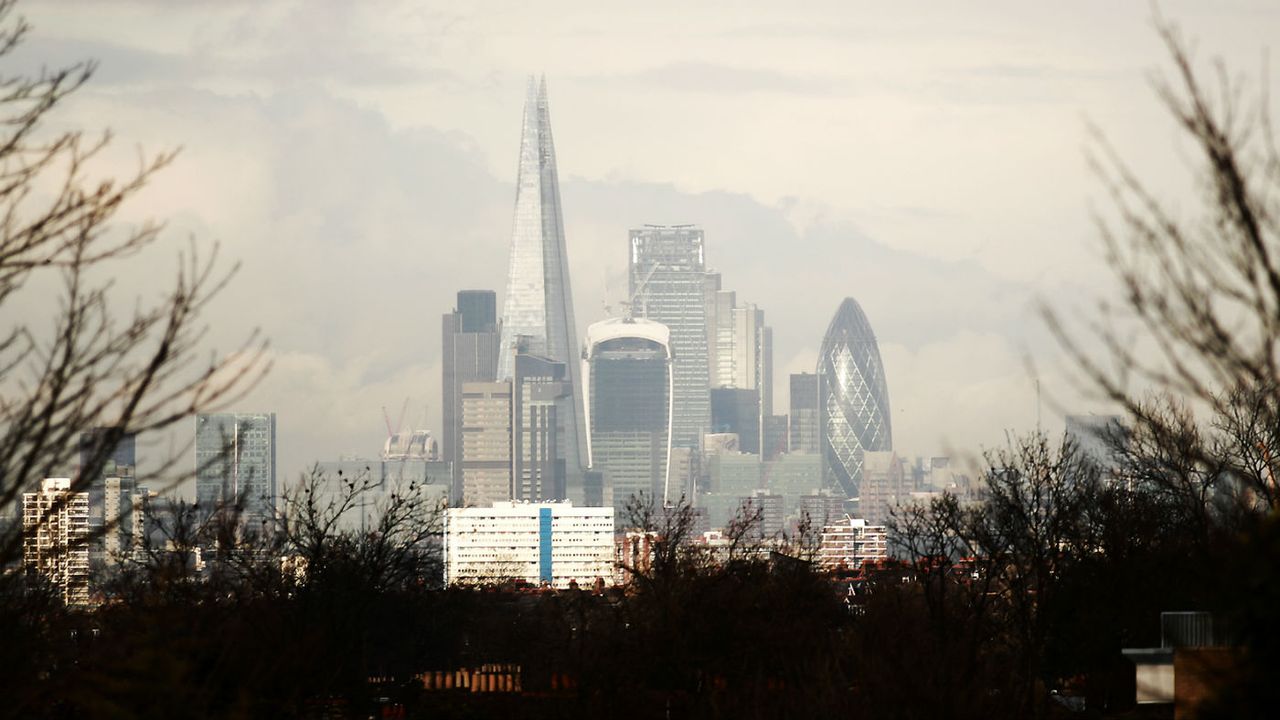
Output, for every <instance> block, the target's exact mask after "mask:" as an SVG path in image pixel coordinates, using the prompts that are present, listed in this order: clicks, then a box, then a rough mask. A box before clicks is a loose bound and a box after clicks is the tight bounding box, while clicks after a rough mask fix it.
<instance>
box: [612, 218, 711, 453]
mask: <svg viewBox="0 0 1280 720" xmlns="http://www.w3.org/2000/svg"><path fill="white" fill-rule="evenodd" d="M630 235H631V260H630V289H631V293H630V295H631V313H632V315H633V316H634V317H637V318H647V319H649V320H655V321H657V322H660V323H662V324H663V325H666V326H667V327H668V328H669V329H670V332H671V352H672V355H673V356H674V357H673V360H672V363H671V374H672V380H673V387H672V395H671V401H672V415H671V443H672V446H673V447H692V448H696V447H698V446H699V442H700V440H701V438H702V435H703V434H704V433H706V432H707V431H708V429H709V428H710V426H711V395H710V387H711V385H710V369H709V361H708V355H707V332H708V329H707V328H708V325H707V306H708V304H709V303H708V301H707V292H708V284H709V278H711V277H714V276H709V275H708V273H707V271H706V269H707V268H706V258H705V256H704V254H703V246H702V230H701V229H699V228H697V227H694V226H692V225H674V226H661V225H645V226H644V227H642V228H640V229H638V230H632V231H631V234H630Z"/></svg>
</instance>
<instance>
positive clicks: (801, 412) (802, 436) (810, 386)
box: [790, 373, 818, 455]
mask: <svg viewBox="0 0 1280 720" xmlns="http://www.w3.org/2000/svg"><path fill="white" fill-rule="evenodd" d="M790 423H791V427H790V430H791V443H790V445H791V447H790V452H793V453H813V454H815V455H816V454H817V453H818V376H817V375H814V374H813V373H794V374H792V375H791V418H790Z"/></svg>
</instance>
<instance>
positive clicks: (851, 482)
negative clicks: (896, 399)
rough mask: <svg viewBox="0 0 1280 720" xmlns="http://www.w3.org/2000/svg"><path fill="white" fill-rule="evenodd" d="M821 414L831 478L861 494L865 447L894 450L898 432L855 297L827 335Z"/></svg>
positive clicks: (852, 493)
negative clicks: (895, 431)
mask: <svg viewBox="0 0 1280 720" xmlns="http://www.w3.org/2000/svg"><path fill="white" fill-rule="evenodd" d="M818 416H819V417H818V420H819V424H820V432H819V434H820V436H821V446H822V460H823V466H824V467H825V474H826V477H827V481H828V483H829V484H831V485H832V486H834V487H838V488H839V489H840V490H841V491H842V492H844V493H845V495H846V496H847V497H850V498H856V497H858V494H859V492H860V489H861V483H862V460H863V459H862V454H863V452H866V451H881V450H891V449H892V448H893V435H892V431H891V427H890V413H889V388H888V386H887V385H886V384H885V379H884V364H883V363H882V362H880V348H879V347H878V346H877V345H876V336H875V333H873V332H871V323H869V322H867V316H866V314H865V313H863V312H862V308H861V307H859V306H858V303H857V301H856V300H854V299H853V298H845V299H844V302H842V303H840V309H839V310H836V315H835V317H833V318H831V324H830V325H828V326H827V334H826V336H825V337H824V338H823V339H822V352H821V354H820V355H819V356H818Z"/></svg>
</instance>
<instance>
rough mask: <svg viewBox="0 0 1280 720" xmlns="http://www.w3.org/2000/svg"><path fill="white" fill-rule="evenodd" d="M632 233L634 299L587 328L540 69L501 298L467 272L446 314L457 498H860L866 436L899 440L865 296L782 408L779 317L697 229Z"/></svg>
mask: <svg viewBox="0 0 1280 720" xmlns="http://www.w3.org/2000/svg"><path fill="white" fill-rule="evenodd" d="M626 238H627V245H626V247H625V251H626V252H627V262H628V287H627V290H628V295H627V297H626V298H625V302H623V303H622V306H623V307H624V308H625V311H624V312H623V314H622V315H620V316H618V317H611V318H608V319H606V320H604V321H602V322H598V323H595V324H593V325H591V326H590V327H589V328H587V329H586V334H585V336H584V338H583V339H584V342H583V343H582V344H581V345H579V344H578V335H577V328H576V326H575V321H574V317H575V316H574V308H573V299H572V292H571V283H570V278H569V271H568V268H569V262H568V247H567V244H566V239H565V235H564V213H563V209H562V206H561V202H560V191H559V186H558V170H557V167H556V155H555V145H554V142H553V141H552V133H551V124H550V110H549V105H548V101H547V88H546V82H545V80H543V81H540V82H539V81H534V80H532V79H531V80H530V82H529V89H528V95H527V97H526V100H525V108H524V118H523V122H522V125H521V145H520V158H519V170H518V178H517V183H516V199H515V214H514V220H513V225H512V233H511V245H510V255H509V257H508V265H507V277H506V286H505V293H504V295H503V297H502V302H501V313H498V312H497V311H496V309H497V307H498V302H497V301H496V300H495V296H496V294H495V293H494V292H493V291H489V290H463V291H461V292H459V293H458V298H457V307H456V309H455V310H454V311H453V312H451V313H448V314H446V315H445V316H444V323H443V331H444V342H443V348H444V359H443V367H444V376H443V389H444V428H443V431H442V439H443V443H442V448H441V451H442V457H443V459H444V460H446V461H451V462H452V463H453V489H452V497H453V501H454V504H456V505H463V506H476V507H483V506H488V505H492V503H494V502H505V501H526V502H533V503H537V502H554V501H563V500H570V501H573V502H575V503H577V504H579V505H585V506H600V505H605V506H612V507H613V508H614V509H615V511H618V512H621V511H623V510H624V509H627V508H633V509H634V508H635V507H637V506H638V505H639V504H640V503H641V502H648V503H650V504H652V505H655V506H656V505H658V504H674V503H677V502H680V501H681V500H682V499H683V500H685V501H689V502H692V503H694V504H695V506H698V507H700V508H701V509H702V512H703V513H704V515H706V516H708V517H709V518H710V521H711V523H712V524H713V525H714V524H716V523H717V522H718V521H722V520H723V517H724V516H725V515H727V514H731V513H732V512H733V511H734V510H735V509H737V508H738V507H740V506H741V505H742V504H743V503H744V502H745V503H750V504H751V505H752V506H753V507H760V508H764V509H767V510H768V515H769V517H770V518H772V519H776V523H777V524H783V523H784V522H785V521H786V520H788V519H791V520H794V519H795V518H797V517H799V516H801V515H802V514H810V513H819V514H821V515H822V519H823V521H825V520H826V519H830V518H833V517H834V516H835V515H836V514H837V513H838V512H839V511H840V510H842V509H853V508H855V507H856V501H857V499H858V497H859V492H860V481H861V478H862V472H863V470H862V468H863V462H864V460H863V455H864V453H867V452H879V451H886V450H889V449H891V447H892V440H891V432H890V414H889V399H888V389H887V383H886V381H885V374H884V368H883V365H882V363H881V360H880V355H879V350H878V347H877V345H876V340H875V336H874V334H873V333H872V331H871V327H870V323H869V322H868V321H867V318H866V316H865V314H864V313H863V311H862V309H861V308H860V307H859V305H858V303H857V302H856V301H854V300H853V299H852V298H846V299H845V300H844V301H843V302H842V303H841V304H840V306H839V309H838V310H837V312H836V315H835V317H834V318H833V319H832V321H831V324H830V327H829V328H828V331H827V334H826V337H825V338H823V339H822V343H821V350H820V360H819V362H818V364H817V367H816V368H815V373H813V374H808V373H802V374H797V375H793V376H792V377H791V378H790V391H791V392H790V407H789V408H788V410H789V414H788V413H786V412H784V413H783V414H775V412H774V393H773V379H774V378H773V375H774V369H773V330H772V328H771V327H770V326H769V325H768V324H766V321H765V311H764V309H763V308H761V307H760V306H758V305H757V304H755V303H754V302H751V301H750V299H749V298H746V297H743V296H741V295H740V293H739V292H737V291H735V290H732V289H729V288H726V287H725V286H724V283H723V278H722V277H721V275H720V274H719V273H717V272H715V271H714V269H713V268H712V266H711V265H710V263H709V261H708V245H709V243H708V240H707V237H706V235H705V233H704V231H703V229H702V228H701V227H699V226H697V225H693V224H682V225H658V224H651V225H643V226H640V227H636V228H632V229H630V230H629V231H628V232H627V236H626ZM619 249H620V250H621V249H622V248H621V247H620V248H619ZM815 345H817V343H815Z"/></svg>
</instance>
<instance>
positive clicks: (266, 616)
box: [0, 428, 1280, 718]
mask: <svg viewBox="0 0 1280 720" xmlns="http://www.w3.org/2000/svg"><path fill="white" fill-rule="evenodd" d="M1256 429H1257V428H1255V430H1256ZM1218 440H1219V445H1218V447H1220V448H1223V449H1225V448H1227V447H1228V446H1229V443H1230V442H1232V441H1233V438H1232V436H1230V435H1226V434H1221V435H1219V437H1218ZM1241 440H1244V437H1243V436H1237V437H1235V438H1234V441H1241ZM1246 442H1252V436H1250V439H1249V440H1247V441H1246ZM1121 447H1122V448H1123V452H1122V453H1121V456H1120V462H1119V464H1118V465H1117V466H1116V467H1115V468H1114V469H1113V470H1112V471H1110V472H1103V471H1102V469H1100V468H1098V467H1097V466H1095V465H1093V464H1091V463H1090V462H1089V461H1087V460H1086V459H1084V457H1083V456H1082V455H1081V454H1080V453H1078V452H1077V451H1076V450H1075V449H1074V448H1073V447H1072V446H1071V445H1070V444H1061V445H1059V444H1057V443H1051V442H1049V441H1048V440H1047V439H1045V438H1043V437H1039V436H1033V437H1029V438H1026V439H1023V440H1020V441H1018V442H1016V443H1014V444H1013V445H1012V446H1011V447H1010V448H1008V449H1006V450H1003V451H1000V452H997V453H993V454H991V455H990V456H989V458H988V460H989V462H988V465H989V467H988V469H987V473H986V480H987V492H986V497H985V500H984V501H983V502H981V503H977V504H969V505H961V504H960V503H959V502H958V501H957V500H956V499H955V498H954V497H951V496H946V497H943V498H942V499H939V500H935V501H934V502H933V503H932V504H931V505H928V506H912V507H910V508H908V509H906V510H902V511H900V512H899V514H898V518H897V519H896V520H895V523H894V528H893V538H894V542H895V543H896V545H897V548H898V555H900V556H901V557H902V558H904V559H903V560H900V561H890V562H887V563H884V564H883V565H880V566H877V567H875V568H872V569H869V570H867V571H865V572H861V573H841V572H837V573H827V572H824V571H822V570H821V569H820V568H818V567H817V566H816V565H815V564H813V563H812V562H811V557H810V555H811V551H812V545H811V543H810V542H807V541H806V540H805V539H804V538H796V539H794V540H793V541H792V542H789V543H780V544H771V545H770V546H769V547H772V548H774V549H773V550H772V551H771V552H765V551H763V550H764V546H763V545H762V544H761V543H760V541H759V540H753V539H751V538H752V534H751V524H752V520H751V519H750V518H748V519H747V520H745V521H744V522H743V523H742V524H741V525H740V526H739V528H738V531H739V534H738V535H737V537H739V538H741V539H742V541H741V543H740V544H735V545H734V548H733V550H731V551H730V552H729V553H728V554H727V555H723V554H722V555H718V556H713V555H711V554H709V553H708V551H707V550H706V549H705V546H702V545H699V544H697V543H694V542H692V540H693V538H692V537H691V532H692V530H691V528H692V527H693V525H694V522H693V513H692V512H691V510H690V509H689V508H688V507H687V506H681V507H679V508H675V509H672V510H670V511H665V512H664V511H659V512H656V513H643V512H631V513H629V516H630V517H629V518H628V519H627V521H626V522H624V523H623V524H624V525H630V526H632V527H634V528H636V529H639V530H644V531H648V532H649V533H651V537H653V538H654V539H655V544H654V546H653V551H652V553H651V555H650V556H649V557H648V559H647V561H646V562H643V563H637V564H635V565H634V566H628V567H627V570H628V571H629V573H630V574H631V582H630V584H629V585H627V586H626V587H625V588H609V589H599V588H583V589H574V590H568V591H552V590H547V589H538V588H532V587H527V586H521V585H519V584H518V583H515V582H508V583H503V584H499V585H495V586H492V587H486V588H479V589H474V588H473V589H462V588H452V589H444V588H441V587H440V586H439V584H440V577H441V573H440V571H441V568H440V564H439V563H440V557H439V552H438V547H439V545H438V539H439V537H438V533H439V529H440V528H439V513H438V508H437V507H436V506H435V505H433V504H431V503H430V502H428V501H427V500H426V499H425V497H424V496H422V495H421V494H420V493H418V492H417V491H416V490H415V489H414V488H408V489H407V490H406V491H405V492H404V493H401V494H398V495H396V496H394V497H393V498H391V499H390V500H388V501H387V503H386V504H385V506H384V507H383V508H382V509H383V512H382V514H381V517H382V521H381V522H380V523H378V524H377V525H376V526H375V527H374V528H372V529H365V530H353V529H344V528H343V526H341V525H340V524H338V523H335V522H332V521H333V520H335V519H336V518H337V517H338V514H339V513H341V512H342V511H343V510H344V509H345V508H349V507H351V506H353V505H354V504H355V503H354V502H352V501H350V500H349V499H348V498H356V497H357V496H358V495H359V494H360V493H362V492H364V491H365V489H366V488H364V487H363V486H361V485H359V483H351V484H349V485H347V487H348V489H349V490H348V492H347V493H346V494H345V495H342V496H341V497H339V498H337V499H334V498H332V497H328V496H322V495H321V494H319V493H315V494H313V493H311V492H309V489H311V488H312V487H314V486H316V483H306V484H304V486H303V488H302V489H301V490H300V491H299V492H297V493H296V494H294V495H291V496H290V497H289V499H288V501H287V502H286V503H285V508H286V509H285V511H284V512H283V513H282V517H281V519H280V522H279V525H278V528H279V529H278V530H277V531H275V532H271V533H264V534H250V533H247V532H245V530H244V528H243V526H242V524H240V523H239V518H237V517H236V516H235V513H234V512H230V513H227V514H225V515H222V516H221V517H220V516H217V515H215V516H214V517H212V518H210V519H208V520H207V521H205V522H202V523H201V522H197V521H196V520H197V517H198V516H197V515H196V514H195V513H191V514H187V515H185V520H186V521H185V522H180V523H174V521H173V519H172V518H169V519H168V520H167V522H169V529H168V530H166V532H165V533H164V534H165V538H166V539H165V542H164V543H163V544H160V543H156V544H153V545H149V546H148V547H147V549H146V551H145V552H143V553H141V554H139V555H137V556H135V557H132V558H130V559H126V560H123V561H122V562H120V563H119V565H118V567H117V569H116V570H114V571H113V572H110V573H107V574H106V575H104V577H103V578H102V588H103V597H102V598H101V600H102V603H101V605H100V606H99V607H97V608H96V609H94V610H91V611H73V610H66V609H64V608H62V607H61V606H60V605H59V601H58V600H57V596H56V595H55V594H54V593H51V592H41V588H40V587H39V584H38V580H37V579H33V578H29V577H24V576H22V575H19V574H9V575H6V576H4V577H5V579H4V586H3V595H0V600H2V601H3V607H2V608H0V612H3V613H4V625H5V627H6V628H13V631H12V632H6V636H5V642H4V643H3V645H0V647H2V650H0V652H3V654H4V655H3V657H4V660H5V665H6V667H7V668H9V669H10V671H9V672H6V673H3V674H0V682H2V683H3V685H4V687H3V688H2V691H3V692H4V695H5V696H6V697H8V698H11V699H13V700H14V701H15V702H14V703H11V704H8V705H7V706H6V714H9V713H12V714H13V715H14V716H21V717H37V716H42V717H111V716H119V717H138V716H143V717H175V716H181V717H263V716H271V717H369V716H371V715H372V716H375V717H377V716H379V715H381V714H382V713H383V712H386V713H388V714H391V715H393V716H395V715H396V714H397V713H403V714H404V716H407V717H439V716H443V717H486V716H494V715H497V714H500V713H501V714H516V715H519V716H522V717H562V716H565V715H567V714H570V713H579V712H582V713H604V714H608V715H609V716H612V717H637V718H641V717H644V718H647V717H665V716H667V715H670V716H673V717H744V718H755V717H761V718H763V717H795V716H819V717H830V716H836V715H840V716H847V717H867V718H872V717H884V716H891V717H919V718H926V717H928V718H932V717H957V718H961V717H963V718H991V717H1010V718H1012V717H1019V718H1021V717H1054V716H1065V715H1067V714H1068V709H1067V703H1076V707H1077V709H1078V708H1079V707H1081V703H1083V705H1082V706H1083V708H1084V709H1085V710H1084V712H1085V713H1086V714H1085V715H1084V716H1093V717H1098V716H1102V715H1114V714H1117V713H1124V712H1128V711H1131V710H1132V709H1133V697H1134V695H1133V693H1134V687H1133V668H1132V666H1131V665H1130V664H1129V663H1128V661H1127V660H1125V659H1124V658H1123V657H1122V656H1121V655H1120V650H1121V648H1124V647H1142V646H1153V645H1159V641H1160V638H1159V627H1158V622H1157V620H1158V615H1159V612H1160V611H1162V610H1168V609H1171V608H1174V609H1179V610H1188V609H1203V610H1210V611H1214V612H1218V613H1227V614H1230V615H1231V619H1232V620H1233V621H1234V623H1236V624H1238V625H1239V626H1241V627H1245V628H1250V630H1249V631H1248V632H1246V633H1244V635H1245V637H1244V640H1245V641H1246V642H1249V643H1250V644H1251V648H1253V649H1254V652H1255V653H1256V654H1255V655H1253V656H1251V661H1250V662H1248V663H1246V664H1245V666H1244V667H1245V668H1246V670H1247V671H1246V672H1242V673H1239V674H1235V675H1232V676H1231V677H1230V678H1224V682H1225V684H1226V686H1227V688H1228V693H1227V694H1225V695H1224V696H1223V697H1222V700H1221V702H1223V703H1224V704H1225V703H1235V702H1237V701H1238V702H1239V703H1240V704H1238V705H1230V704H1228V705H1225V707H1228V708H1231V709H1229V710H1225V711H1224V712H1223V714H1222V715H1221V716H1222V717H1239V716H1241V715H1240V713H1241V710H1240V709H1241V708H1251V707H1258V705H1256V704H1255V703H1256V702H1258V701H1259V700H1260V699H1262V698H1263V697H1269V696H1266V695H1259V693H1264V694H1265V693H1274V692H1275V690H1274V686H1273V685H1270V684H1268V683H1266V682H1263V681H1265V680H1266V679H1267V677H1266V674H1267V673H1271V672H1274V668H1275V666H1274V665H1272V664H1270V658H1271V657H1273V656H1268V655H1266V653H1268V652H1272V651H1273V650H1268V648H1272V647H1273V646H1272V645H1270V644H1269V643H1273V642H1274V637H1275V635H1274V623H1275V621H1274V619H1273V618H1272V617H1271V615H1272V613H1273V611H1274V608H1275V607H1276V604H1275V602H1277V601H1280V586H1278V584H1277V581H1276V573H1275V567H1276V565H1275V563H1276V562H1280V555H1277V554H1276V550H1277V544H1276V543H1275V540H1274V538H1275V537H1276V536H1275V522H1274V519H1273V518H1274V514H1273V513H1272V511H1271V507H1270V506H1269V505H1267V504H1265V503H1264V502H1263V500H1262V495H1261V493H1259V492H1258V491H1257V489H1258V488H1262V487H1265V486H1267V484H1268V483H1269V482H1271V480H1270V478H1269V476H1265V475H1264V476H1251V477H1250V476H1244V475H1239V474H1235V473H1233V474H1222V473H1219V472H1217V471H1216V470H1215V471H1212V472H1210V471H1208V470H1207V469H1205V468H1195V467H1189V466H1188V467H1183V468H1181V470H1182V473H1181V474H1179V473H1173V472H1172V471H1173V468H1172V467H1171V466H1170V465H1169V464H1168V463H1171V462H1172V460H1171V459H1170V458H1168V457H1165V456H1160V455H1151V454H1148V453H1147V451H1146V449H1145V448H1147V447H1148V444H1147V442H1146V441H1145V440H1144V439H1143V438H1142V437H1141V436H1140V433H1134V434H1132V435H1130V436H1128V437H1126V438H1125V439H1124V443H1123V444H1122V445H1121ZM1155 468H1159V469H1160V471H1159V473H1151V472H1150V471H1152V470H1153V469H1155ZM1144 473H1146V474H1144ZM1171 473H1172V474H1171ZM1206 486H1207V487H1206ZM318 497H324V498H325V499H323V500H319V501H317V500H316V499H315V498H318ZM1206 498H1207V499H1208V502H1207V503H1206V502H1205V500H1206ZM636 507H643V504H637V505H636ZM177 514H178V515H182V513H181V512H179V513H177ZM175 529H176V530H177V531H176V532H175ZM175 538H176V539H177V540H176V541H175ZM1268 542H1269V543H1270V544H1269V545H1268V544H1267V543H1268ZM197 547H200V548H204V552H202V553H201V557H202V562H203V567H197V564H196V562H195V559H194V556H195V550H196V548H197ZM1268 553H1269V554H1268ZM282 559H285V560H283V561H282ZM486 666H489V667H491V666H502V667H506V668H510V667H515V668H518V670H516V672H515V673H514V675H515V676H516V677H518V678H519V680H518V682H519V692H509V693H504V692H490V693H474V692H471V691H470V690H469V689H468V690H462V689H445V690H441V689H427V688H426V687H425V686H424V683H423V681H422V676H423V675H424V674H433V673H436V672H442V673H449V674H453V673H456V672H457V671H459V670H467V671H476V670H480V669H481V668H484V667H486ZM1251 673H1256V674H1251ZM512 689H513V690H514V687H513V688H512ZM1055 696H1056V698H1061V699H1062V701H1061V702H1060V701H1059V700H1058V699H1056V698H1055ZM1206 716H1212V715H1210V714H1208V711H1206Z"/></svg>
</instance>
